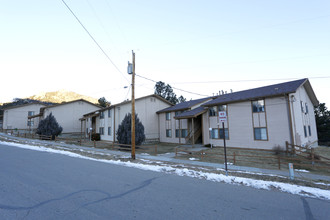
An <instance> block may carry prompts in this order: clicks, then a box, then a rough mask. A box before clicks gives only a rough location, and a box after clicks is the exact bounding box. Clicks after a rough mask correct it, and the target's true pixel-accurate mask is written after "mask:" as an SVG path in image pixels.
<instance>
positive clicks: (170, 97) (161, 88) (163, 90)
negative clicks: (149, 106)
mask: <svg viewBox="0 0 330 220" xmlns="http://www.w3.org/2000/svg"><path fill="white" fill-rule="evenodd" d="M154 93H155V94H156V95H159V96H161V97H163V98H164V99H166V100H167V101H169V102H171V103H173V104H177V103H181V102H185V101H186V99H185V98H184V97H183V96H182V95H181V96H180V97H179V99H178V98H177V96H176V94H175V93H174V91H173V89H172V87H171V86H170V85H169V84H165V83H164V82H162V81H159V82H157V83H156V85H155V92H154Z"/></svg>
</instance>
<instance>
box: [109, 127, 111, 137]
mask: <svg viewBox="0 0 330 220" xmlns="http://www.w3.org/2000/svg"><path fill="white" fill-rule="evenodd" d="M108 135H109V136H111V127H108Z"/></svg>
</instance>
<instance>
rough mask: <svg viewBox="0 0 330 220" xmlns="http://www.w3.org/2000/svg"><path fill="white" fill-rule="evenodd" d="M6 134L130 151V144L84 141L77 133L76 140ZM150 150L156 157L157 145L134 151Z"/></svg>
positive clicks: (25, 134)
mask: <svg viewBox="0 0 330 220" xmlns="http://www.w3.org/2000/svg"><path fill="white" fill-rule="evenodd" d="M6 133H10V134H11V135H12V136H16V137H23V138H30V139H40V140H46V141H54V142H64V143H67V144H79V145H84V146H89V147H94V148H105V149H110V150H121V151H129V152H131V150H132V145H130V144H119V143H116V142H112V141H95V140H94V141H90V140H89V139H86V138H84V137H83V135H79V134H78V133H75V136H76V138H74V137H69V135H66V137H58V136H54V137H52V136H47V135H38V134H35V133H27V132H22V130H16V129H11V130H10V131H6ZM148 148H151V149H153V152H154V153H155V154H156V155H157V145H154V146H145V145H143V146H136V148H135V150H136V151H143V150H145V149H148Z"/></svg>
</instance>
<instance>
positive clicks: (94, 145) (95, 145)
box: [94, 140, 96, 148]
mask: <svg viewBox="0 0 330 220" xmlns="http://www.w3.org/2000/svg"><path fill="white" fill-rule="evenodd" d="M94 148H96V143H95V140H94Z"/></svg>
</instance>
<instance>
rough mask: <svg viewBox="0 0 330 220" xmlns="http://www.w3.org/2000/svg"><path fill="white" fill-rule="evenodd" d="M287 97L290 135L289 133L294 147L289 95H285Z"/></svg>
mask: <svg viewBox="0 0 330 220" xmlns="http://www.w3.org/2000/svg"><path fill="white" fill-rule="evenodd" d="M287 97H288V111H289V112H288V113H289V122H290V131H291V132H290V133H291V144H292V145H295V141H294V129H293V123H292V120H293V119H292V114H291V101H290V96H289V94H287Z"/></svg>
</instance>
